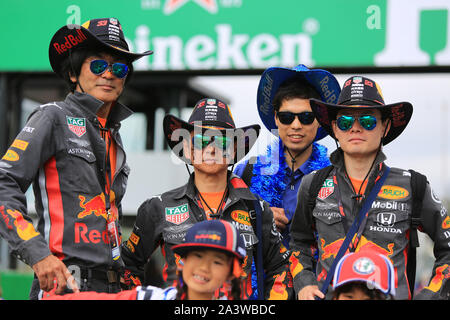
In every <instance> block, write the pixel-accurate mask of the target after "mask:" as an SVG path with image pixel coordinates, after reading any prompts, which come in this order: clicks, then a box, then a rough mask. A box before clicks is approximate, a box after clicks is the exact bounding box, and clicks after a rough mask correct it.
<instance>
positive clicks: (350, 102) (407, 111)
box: [310, 76, 413, 145]
mask: <svg viewBox="0 0 450 320" xmlns="http://www.w3.org/2000/svg"><path fill="white" fill-rule="evenodd" d="M310 104H311V108H312V110H313V112H314V114H315V116H316V119H317V121H319V123H320V125H321V126H322V128H324V129H325V130H326V131H327V132H328V134H330V136H331V137H333V138H334V139H335V137H334V134H333V130H332V125H331V122H332V121H333V120H335V119H336V115H337V113H338V112H339V110H342V109H358V110H360V109H377V110H379V111H380V112H381V114H382V115H383V116H385V117H386V118H388V119H390V121H391V127H390V129H389V131H388V132H387V134H386V136H385V137H384V138H383V141H382V142H383V144H384V145H386V144H388V143H389V142H391V141H392V140H394V139H395V138H397V137H398V136H399V135H400V134H401V133H402V132H403V130H404V129H405V128H406V126H407V125H408V123H409V120H410V119H411V116H412V113H413V106H412V105H411V103H409V102H397V103H392V104H385V102H384V99H383V95H382V93H381V88H380V86H379V85H378V84H377V83H376V82H375V81H373V80H371V79H369V78H366V77H362V76H353V77H350V78H349V79H347V80H346V81H345V83H344V86H343V88H342V91H341V93H340V95H339V99H338V101H337V104H333V103H327V102H323V101H320V100H317V99H311V100H310Z"/></svg>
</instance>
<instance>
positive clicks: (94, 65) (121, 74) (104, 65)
mask: <svg viewBox="0 0 450 320" xmlns="http://www.w3.org/2000/svg"><path fill="white" fill-rule="evenodd" d="M106 69H109V70H110V71H111V73H112V74H113V75H114V76H116V77H117V78H119V79H122V78H125V76H126V75H127V74H128V66H127V65H126V64H124V63H120V62H116V63H113V64H109V63H108V62H107V61H105V60H92V61H91V72H92V73H93V74H95V75H97V76H99V75H101V74H103V73H104V72H105V71H106Z"/></svg>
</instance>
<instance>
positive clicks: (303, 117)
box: [277, 111, 315, 124]
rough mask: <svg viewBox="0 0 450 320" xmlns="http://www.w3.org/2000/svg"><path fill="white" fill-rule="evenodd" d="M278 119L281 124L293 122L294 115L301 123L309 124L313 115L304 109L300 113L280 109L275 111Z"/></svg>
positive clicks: (313, 117) (312, 119)
mask: <svg viewBox="0 0 450 320" xmlns="http://www.w3.org/2000/svg"><path fill="white" fill-rule="evenodd" d="M277 117H278V120H280V122H281V123H282V124H291V123H292V122H294V119H295V117H297V118H298V120H299V121H300V123H301V124H311V123H313V122H314V119H315V116H314V113H312V112H309V111H305V112H300V113H293V112H289V111H280V112H277Z"/></svg>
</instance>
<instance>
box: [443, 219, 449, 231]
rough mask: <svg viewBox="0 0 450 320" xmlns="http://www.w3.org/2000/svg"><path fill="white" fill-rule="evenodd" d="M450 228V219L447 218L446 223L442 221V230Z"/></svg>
mask: <svg viewBox="0 0 450 320" xmlns="http://www.w3.org/2000/svg"><path fill="white" fill-rule="evenodd" d="M448 228H450V217H445V219H444V221H442V229H448Z"/></svg>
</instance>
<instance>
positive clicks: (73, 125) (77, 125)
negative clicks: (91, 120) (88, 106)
mask: <svg viewBox="0 0 450 320" xmlns="http://www.w3.org/2000/svg"><path fill="white" fill-rule="evenodd" d="M66 119H67V126H68V127H69V130H70V131H72V132H73V133H75V134H76V135H77V136H78V137H81V136H83V135H84V134H85V133H86V119H85V118H74V117H69V116H66Z"/></svg>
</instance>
